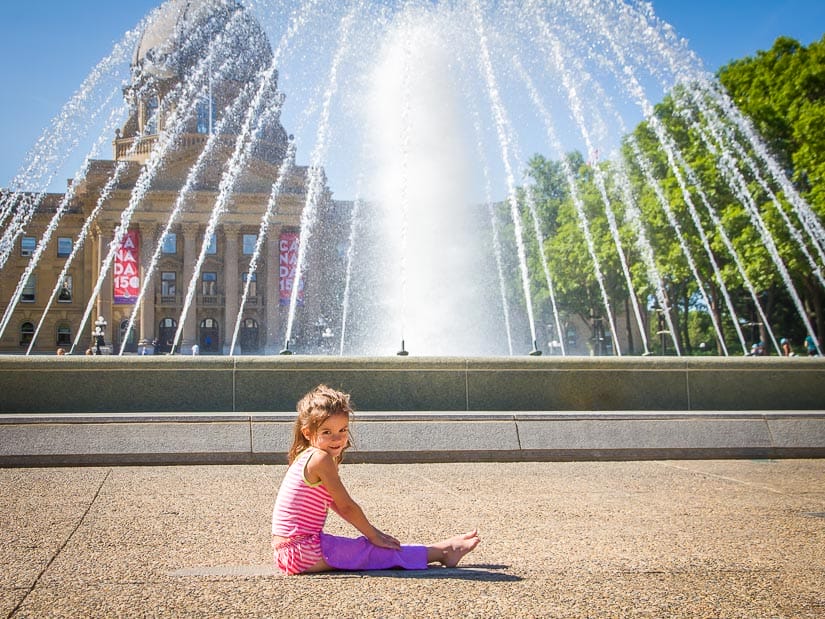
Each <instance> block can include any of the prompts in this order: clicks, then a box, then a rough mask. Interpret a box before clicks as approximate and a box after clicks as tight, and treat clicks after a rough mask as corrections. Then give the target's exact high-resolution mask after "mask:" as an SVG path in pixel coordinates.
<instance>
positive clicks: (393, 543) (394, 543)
mask: <svg viewBox="0 0 825 619" xmlns="http://www.w3.org/2000/svg"><path fill="white" fill-rule="evenodd" d="M367 539H369V540H370V542H371V543H372V545H373V546H378V547H380V548H389V549H391V550H399V549H400V548H401V542H399V541H398V540H397V539H395V538H394V537H393V536H392V535H387V534H386V533H382V532H381V531H379V530H378V529H375V530H374V532H373V534H372V535H371V536H370V537H369V538H367Z"/></svg>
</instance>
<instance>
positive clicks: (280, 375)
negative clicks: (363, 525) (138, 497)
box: [0, 356, 825, 466]
mask: <svg viewBox="0 0 825 619" xmlns="http://www.w3.org/2000/svg"><path fill="white" fill-rule="evenodd" d="M320 382H325V383H328V384H330V385H333V386H336V387H339V388H341V389H345V390H347V391H349V392H351V393H352V394H353V397H354V400H355V404H356V407H357V412H356V417H355V419H356V421H355V424H354V436H355V445H356V448H355V449H354V450H352V451H350V452H349V453H348V455H347V458H348V461H350V462H388V463H397V462H454V461H515V460H532V461H536V460H643V459H685V458H779V457H795V458H810V457H825V410H823V409H825V407H823V402H825V363H823V360H820V359H685V358H682V359H673V358H662V359H638V358H637V359H633V358H621V359H619V358H564V359H559V358H545V359H534V358H529V359H527V358H525V359H522V358H518V359H509V358H508V359H478V358H466V359H458V358H416V357H408V358H406V359H401V358H394V357H390V358H374V359H363V358H357V359H356V358H334V357H302V356H294V357H256V358H251V357H242V358H234V359H232V358H227V357H195V358H193V357H105V356H104V357H92V358H90V357H62V358H61V357H28V358H26V357H0V393H2V398H0V411H2V412H0V466H48V465H60V466H65V465H112V464H120V465H124V464H183V463H186V464H194V463H284V462H285V461H286V451H287V450H288V448H289V444H290V442H291V434H292V426H293V421H294V418H295V414H294V408H295V402H296V401H297V400H298V398H299V397H300V396H301V395H303V394H304V393H305V392H306V391H307V390H309V389H310V388H312V387H313V386H315V385H317V384H318V383H320Z"/></svg>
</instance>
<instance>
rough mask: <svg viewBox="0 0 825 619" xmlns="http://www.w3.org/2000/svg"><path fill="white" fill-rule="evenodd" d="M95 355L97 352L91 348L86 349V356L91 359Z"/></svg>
mask: <svg viewBox="0 0 825 619" xmlns="http://www.w3.org/2000/svg"><path fill="white" fill-rule="evenodd" d="M94 354H95V352H94V351H93V350H92V349H91V348H87V349H86V356H87V357H91V356H92V355H94Z"/></svg>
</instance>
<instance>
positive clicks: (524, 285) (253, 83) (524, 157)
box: [0, 0, 825, 356]
mask: <svg viewBox="0 0 825 619" xmlns="http://www.w3.org/2000/svg"><path fill="white" fill-rule="evenodd" d="M124 94H125V97H124V96H123V95H124ZM677 94H678V97H677ZM666 95H671V96H674V97H676V100H677V101H678V102H680V103H681V104H682V105H684V106H688V104H689V106H690V112H685V114H686V117H687V115H688V114H694V115H697V114H698V115H699V116H701V119H702V122H701V123H699V122H696V123H695V128H696V131H697V134H698V136H699V139H700V140H701V141H702V142H703V143H704V144H705V145H706V147H707V148H708V149H709V150H711V151H713V152H716V154H717V156H718V161H719V164H718V165H719V170H720V175H721V177H722V178H723V179H724V181H725V182H726V183H728V185H729V187H730V188H731V193H732V194H733V195H735V196H736V197H737V198H738V199H739V200H740V201H741V203H742V204H743V205H744V206H745V207H746V212H747V213H748V216H749V217H750V218H751V222H752V223H751V225H752V226H753V227H754V228H755V229H756V230H758V231H759V233H760V234H762V235H763V238H764V242H765V243H766V246H767V247H768V248H769V250H770V253H771V258H772V260H773V262H772V265H771V269H776V271H777V272H778V273H780V275H781V277H782V280H783V281H784V283H785V286H786V288H787V294H788V295H789V298H790V299H791V305H792V307H794V308H795V310H796V311H797V313H798V320H799V323H800V324H801V325H802V332H803V333H804V334H805V335H809V336H810V337H811V338H812V339H813V340H814V341H816V340H817V337H816V329H815V326H814V324H813V323H812V321H811V316H810V313H809V311H808V310H807V309H806V307H805V304H804V303H803V300H802V298H801V294H800V293H799V292H798V291H797V290H796V288H795V285H794V282H793V278H792V274H791V272H790V267H789V266H788V265H787V264H786V262H785V261H784V260H783V257H782V256H781V255H780V254H779V252H778V250H776V248H775V244H774V242H773V240H772V238H771V236H770V234H763V233H765V232H767V227H766V224H765V220H764V218H765V214H764V212H761V211H760V209H759V208H757V206H756V204H755V200H754V196H753V193H752V191H753V190H752V189H751V187H753V186H754V184H760V185H761V186H762V187H763V189H764V190H765V191H766V192H767V193H768V194H769V195H770V196H773V202H774V204H775V205H777V207H778V206H779V203H780V200H781V203H782V206H781V207H779V208H778V211H781V212H782V213H783V214H784V216H785V218H786V224H785V225H786V226H787V228H788V230H790V231H791V236H792V237H793V239H795V242H797V243H798V244H799V246H800V248H802V249H803V251H804V254H805V255H806V256H807V259H808V263H809V266H810V267H811V269H812V272H813V273H814V274H815V276H816V277H817V278H818V280H819V283H820V284H821V285H824V286H825V278H823V264H824V263H825V262H824V261H823V256H825V232H823V226H822V222H821V220H820V219H819V218H818V217H817V216H816V214H815V213H813V211H812V209H811V207H810V206H809V205H808V204H807V203H806V202H805V201H804V200H803V199H802V198H801V197H800V195H799V194H798V193H797V192H796V191H795V189H794V188H793V186H792V185H791V183H790V181H789V180H788V179H787V178H786V177H785V176H784V173H783V171H782V170H781V169H780V166H779V165H778V164H777V162H776V161H774V160H773V159H772V158H771V156H770V154H769V153H768V150H767V148H766V147H765V145H764V144H763V143H762V141H761V139H760V138H759V136H758V135H757V134H756V133H755V132H754V130H753V129H752V127H751V125H750V124H749V122H748V121H747V120H746V119H745V118H744V117H743V116H742V115H741V114H740V113H739V112H738V111H737V109H736V107H735V106H734V105H733V103H732V102H731V100H730V99H729V98H728V97H727V95H726V94H725V92H724V91H723V89H722V88H721V87H720V86H719V84H718V82H717V81H716V80H715V78H714V77H713V76H711V75H709V74H708V73H706V72H705V70H704V69H703V67H702V63H701V61H700V60H699V59H698V58H697V57H696V56H695V55H694V54H692V53H691V51H690V50H689V49H688V48H687V46H686V45H685V43H684V41H682V40H680V39H679V38H678V37H677V36H676V35H675V34H674V32H673V31H672V30H671V29H670V28H669V27H668V25H667V24H665V23H663V22H661V21H660V20H659V19H657V17H656V16H655V15H654V13H653V9H652V8H651V6H650V5H648V4H641V3H635V2H624V1H622V0H609V1H597V0H588V1H585V2H577V3H561V4H560V3H556V2H548V1H541V0H531V1H527V2H494V3H491V2H485V1H483V0H463V1H459V2H414V1H399V2H392V3H384V2H370V1H368V0H360V1H355V0H354V1H352V2H337V3H332V4H331V3H326V2H319V1H317V0H303V1H298V0H248V1H245V2H243V3H238V2H235V1H229V0H200V1H195V0H191V1H186V0H169V1H167V2H166V3H164V4H162V5H161V6H159V7H158V8H157V9H156V10H154V11H152V12H151V13H150V14H149V15H147V16H146V17H145V18H144V20H142V21H141V23H139V24H137V25H136V27H135V29H134V30H132V31H129V32H127V33H126V34H125V35H124V36H123V38H122V39H121V40H120V41H119V42H118V43H117V44H116V45H115V47H114V49H113V51H112V53H111V54H110V55H109V56H107V57H106V58H104V59H102V60H101V62H100V63H99V64H98V65H97V66H96V67H94V69H93V70H92V72H91V73H90V74H89V76H88V78H87V79H86V80H85V81H84V83H83V84H82V85H81V87H80V89H79V90H78V92H77V93H76V95H75V96H74V97H73V98H72V100H71V101H69V102H67V104H66V105H65V106H64V108H63V109H62V110H61V112H60V114H59V115H58V116H57V117H56V118H55V120H54V122H53V123H52V124H51V125H50V126H49V127H48V128H47V129H46V130H45V131H44V133H43V135H42V137H41V139H40V140H39V141H38V142H37V144H36V145H35V146H34V147H33V149H32V151H31V152H30V154H29V157H28V158H27V160H26V161H25V162H24V163H23V165H22V167H21V169H20V173H19V174H18V176H16V177H15V178H14V179H12V180H11V181H10V183H9V185H8V189H7V190H6V191H4V193H3V195H2V202H0V225H2V238H1V239H0V277H2V282H3V286H2V288H0V290H1V291H2V295H3V298H2V299H0V312H2V318H0V343H2V350H3V351H5V352H11V351H15V352H16V351H20V352H25V353H32V352H37V351H41V352H43V351H49V352H52V351H53V350H54V348H55V346H56V345H60V346H65V347H66V348H67V349H68V350H70V351H71V352H73V353H75V354H77V353H79V352H82V351H83V350H84V349H85V348H87V346H88V343H89V335H88V334H89V333H90V332H91V331H92V327H93V324H94V321H95V319H96V318H97V317H98V316H100V317H101V318H102V320H103V322H101V323H100V324H107V325H109V327H110V332H109V333H108V334H106V335H105V336H104V337H106V341H107V342H108V344H109V346H108V348H109V349H110V350H111V352H113V353H114V354H124V353H130V352H174V353H178V352H181V351H183V352H186V353H188V352H190V351H191V350H193V347H194V345H196V344H197V345H198V348H199V350H200V351H201V352H202V353H203V352H211V353H224V354H228V355H238V354H249V353H257V354H274V353H276V352H278V351H280V350H282V349H283V350H284V351H294V352H312V353H325V354H335V355H392V354H394V353H395V352H396V351H398V352H402V353H406V352H410V351H411V352H412V354H414V355H436V356H446V355H453V356H455V355H461V356H512V355H521V354H526V353H527V352H529V351H532V352H533V354H538V353H540V352H542V351H543V352H545V354H547V353H553V354H557V355H581V354H590V353H592V352H596V353H601V354H614V355H623V354H625V355H626V354H629V353H630V354H649V353H651V351H652V350H653V348H654V343H657V344H658V343H659V341H660V340H661V346H660V351H662V352H663V351H664V350H668V351H669V352H671V353H673V354H677V355H681V354H683V353H684V352H685V351H683V350H682V349H681V346H680V341H679V339H678V338H677V337H676V333H677V326H676V325H674V323H673V312H672V307H673V305H674V303H675V302H676V301H675V300H674V299H673V298H672V296H671V295H669V294H668V291H667V290H666V282H665V280H666V279H667V275H666V274H664V273H662V272H661V264H662V259H661V257H660V256H656V255H655V254H654V252H653V249H652V245H651V243H650V242H649V241H648V238H647V235H648V234H649V232H647V230H648V229H647V222H646V221H644V220H643V218H642V216H641V212H640V209H639V208H638V201H639V199H640V198H639V194H638V191H639V190H638V188H637V187H636V186H634V184H633V182H631V173H630V171H629V170H628V169H629V168H630V167H631V166H632V167H633V168H634V169H635V170H637V172H636V174H637V177H640V178H642V179H643V181H644V184H645V185H646V186H647V189H648V191H652V195H654V196H655V200H657V201H658V202H659V207H660V209H661V213H662V217H663V218H665V219H667V220H668V221H670V222H671V223H672V234H673V236H674V237H675V238H677V239H678V241H679V246H680V247H681V249H682V253H683V254H684V256H683V258H680V259H684V261H685V264H686V267H687V268H688V269H689V270H690V271H691V272H692V273H693V275H694V277H695V278H696V293H695V297H696V299H697V303H698V305H701V306H704V307H710V306H711V305H715V306H718V307H721V308H722V309H721V310H720V311H719V312H718V313H713V312H711V313H709V316H710V319H711V322H712V332H714V333H715V334H716V340H717V343H716V345H715V346H714V347H715V348H716V350H718V351H719V352H720V354H725V355H729V354H740V355H741V354H742V353H743V352H748V350H749V348H750V344H751V342H750V337H751V334H750V330H749V329H750V327H751V326H753V325H759V326H760V329H759V336H758V337H759V338H760V339H764V340H766V342H765V344H766V346H767V348H768V350H772V349H775V350H776V352H779V339H780V338H779V335H781V334H776V333H774V332H773V331H772V329H771V323H770V320H769V319H768V317H767V316H766V314H765V307H764V300H763V299H762V298H761V296H760V293H759V291H758V290H757V288H756V286H755V284H754V283H752V282H751V281H750V279H749V277H748V275H747V273H746V269H745V268H744V265H743V262H744V261H745V260H746V258H745V257H744V256H743V255H742V253H741V249H740V248H738V247H736V246H735V244H734V243H732V242H731V241H730V239H729V237H728V236H727V235H726V234H725V231H724V226H723V224H722V222H721V220H720V217H719V216H718V211H717V208H718V206H717V205H715V204H714V203H713V200H712V198H709V197H708V191H707V188H705V187H703V186H702V185H701V184H700V182H699V180H698V175H697V174H695V171H694V170H692V169H691V168H690V165H689V164H688V163H687V160H686V157H685V154H684V153H683V152H681V151H680V149H679V146H678V145H677V141H676V140H675V139H674V137H673V136H672V135H670V134H669V133H668V129H667V127H665V126H664V125H663V124H662V123H661V122H659V121H658V120H657V118H656V116H655V115H654V114H653V111H654V105H656V103H658V102H659V101H661V100H662V98H663V97H665V96H666ZM643 120H646V121H647V126H648V127H649V133H650V135H651V137H652V139H654V140H655V141H656V143H657V148H658V149H659V151H660V152H661V153H663V161H664V163H665V165H666V166H669V168H670V170H671V174H672V176H673V177H674V178H675V183H676V187H675V190H676V192H678V193H679V194H681V202H682V206H681V207H680V208H681V209H682V210H683V211H684V212H685V213H689V215H690V217H691V218H692V220H693V221H694V222H695V224H696V226H695V229H694V230H692V231H688V230H683V229H682V227H681V225H680V224H679V221H678V220H677V218H676V216H675V215H674V212H673V210H674V207H673V205H672V204H671V198H670V197H668V196H669V195H672V194H673V191H672V189H673V188H671V192H670V193H669V194H666V192H665V191H664V188H663V187H662V186H661V181H660V180H659V177H657V176H655V174H654V167H655V166H657V165H660V162H653V161H650V160H649V158H648V156H647V155H646V154H645V152H646V151H644V150H643V149H642V148H641V147H640V146H639V144H638V143H637V142H636V140H635V137H634V134H633V129H634V128H635V127H636V126H637V125H638V124H639V123H640V122H641V121H643ZM112 141H114V142H113V145H114V150H115V155H114V157H113V159H112V160H107V159H104V158H102V156H101V149H102V147H103V146H104V145H106V144H107V143H111V142H112ZM573 151H576V152H578V153H581V154H582V157H584V158H585V159H586V160H587V168H588V170H589V174H592V175H593V185H592V186H593V187H595V189H596V190H597V193H598V195H596V196H595V197H594V196H582V195H581V194H580V193H579V192H580V188H579V185H578V181H577V177H578V175H580V174H581V171H580V169H577V168H575V167H574V166H573V164H572V163H571V162H572V159H571V158H570V157H568V153H571V152H573ZM535 153H541V154H543V155H545V156H546V157H547V158H548V159H551V160H554V161H558V162H559V167H558V170H559V173H560V178H561V179H562V185H563V186H564V187H565V191H566V192H567V193H568V195H569V199H570V202H571V204H572V205H573V207H574V210H575V224H576V225H577V226H578V229H579V232H580V233H581V236H582V239H583V243H584V247H585V249H586V255H587V256H588V258H589V261H590V264H591V269H592V273H593V275H594V277H595V279H594V281H595V287H594V300H593V306H594V307H595V308H597V309H594V310H591V312H592V314H591V316H581V315H580V314H581V313H580V312H579V315H578V316H577V315H576V312H575V311H573V310H572V309H571V308H569V307H567V306H565V305H564V304H563V303H561V302H560V300H559V299H557V295H556V291H555V286H554V282H555V280H556V277H557V274H556V273H554V272H553V268H551V266H552V265H551V264H550V263H549V261H548V259H547V255H546V251H544V248H545V247H546V243H547V242H548V241H549V239H548V238H546V234H547V232H546V230H547V222H546V221H543V220H542V219H541V218H542V212H541V209H540V208H539V207H540V205H539V204H538V201H539V200H540V199H541V198H542V196H541V194H540V188H539V187H538V186H537V183H536V179H535V178H534V177H532V176H530V175H529V174H527V170H528V164H527V162H528V160H529V158H530V157H532V156H533V155H534V154H535ZM67 166H69V169H70V172H68V173H67V172H66V170H67ZM72 166H73V168H72ZM66 176H71V179H72V180H71V182H70V184H69V186H68V188H67V189H66V191H65V193H63V194H58V193H49V192H50V190H51V189H52V186H53V184H54V179H55V178H61V177H66ZM780 194H781V196H782V197H781V198H779V197H777V196H779V195H780ZM339 196H342V197H345V198H347V199H346V200H342V199H339V198H338V197H339ZM592 204H596V205H597V207H598V208H600V209H601V214H600V217H602V218H603V219H604V220H605V221H606V222H607V224H608V225H609V229H610V235H611V238H612V242H613V244H614V248H613V253H614V256H613V257H610V258H606V257H605V255H604V253H603V250H602V249H600V248H599V247H597V246H596V245H597V244H596V242H595V241H594V239H593V235H594V232H593V226H594V223H593V221H592V209H591V206H590V205H592ZM711 229H712V230H713V233H714V235H715V237H716V238H717V239H719V240H718V241H717V244H719V243H721V244H722V246H723V251H727V252H728V255H727V256H726V257H725V262H726V264H728V265H729V266H728V267H726V268H731V269H739V271H740V277H741V279H742V281H743V289H744V290H745V291H746V293H747V294H748V295H749V297H750V299H751V300H752V305H751V307H752V310H751V312H750V313H749V314H748V315H747V316H740V315H739V312H741V310H737V308H736V307H735V303H734V302H733V301H732V300H731V298H730V297H729V295H728V294H727V290H726V289H725V285H724V282H723V278H722V276H721V274H720V272H719V269H720V267H719V266H718V265H717V258H716V256H717V255H718V253H719V251H720V250H719V249H717V248H713V250H712V249H711V242H710V240H709V239H708V236H709V235H710V232H711ZM625 230H631V231H632V232H631V233H630V234H628V233H627V232H625ZM696 239H698V240H699V241H701V242H699V243H695V242H693V240H696ZM537 248H542V250H541V251H538V249H537ZM55 255H56V256H57V260H55ZM631 255H632V256H635V260H636V264H637V267H638V268H636V269H634V265H633V264H630V258H629V256H631ZM708 260H709V261H710V263H711V266H712V270H711V273H712V274H713V277H712V279H714V281H713V284H712V285H713V287H714V289H719V291H720V293H721V295H720V296H719V298H718V299H710V298H709V297H710V292H709V290H710V288H711V283H710V282H709V281H707V280H706V277H707V276H705V275H702V274H700V273H699V269H698V267H697V266H696V264H697V262H699V261H703V262H707V261H708ZM608 269H609V272H608ZM610 278H614V279H615V278H618V280H619V281H620V282H622V284H621V285H622V286H624V289H625V290H630V291H633V293H632V294H628V295H626V301H623V302H619V300H617V299H616V298H615V294H613V293H611V292H610V290H609V286H608V283H607V280H608V279H610ZM716 280H718V282H717V281H716ZM536 282H540V284H537V283H536ZM66 295H68V296H66ZM749 302H750V301H749ZM657 320H658V326H651V321H653V322H656V321H657ZM723 320H724V321H725V324H722V321H723ZM591 331H592V332H591ZM723 332H727V333H728V334H734V335H733V336H729V337H728V338H727V339H728V341H730V340H731V338H732V340H733V341H734V342H735V344H734V345H733V346H728V345H726V344H725V341H726V338H725V336H724V335H723ZM55 337H56V339H55ZM654 340H655V341H654ZM587 342H589V344H588V345H585V343H587ZM631 342H632V343H631ZM816 345H817V346H819V344H818V342H817V344H816Z"/></svg>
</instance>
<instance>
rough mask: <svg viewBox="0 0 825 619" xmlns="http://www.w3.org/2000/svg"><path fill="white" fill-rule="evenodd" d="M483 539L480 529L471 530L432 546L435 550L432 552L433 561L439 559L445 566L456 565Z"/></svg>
mask: <svg viewBox="0 0 825 619" xmlns="http://www.w3.org/2000/svg"><path fill="white" fill-rule="evenodd" d="M480 541H481V539H480V538H479V537H478V531H475V530H473V531H470V532H469V533H465V534H463V535H456V536H455V537H451V538H449V539H445V540H443V541H441V542H438V543H437V544H433V545H432V546H430V548H431V549H432V550H434V551H435V552H433V553H432V557H431V558H430V557H428V558H430V560H431V561H438V562H439V563H441V564H442V565H443V566H444V567H455V566H456V565H458V562H459V561H461V559H463V558H464V555H466V554H467V553H468V552H470V551H472V550H473V549H474V548H475V547H476V546H478V543H479V542H480Z"/></svg>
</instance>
